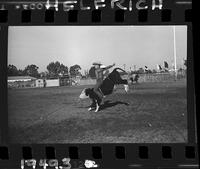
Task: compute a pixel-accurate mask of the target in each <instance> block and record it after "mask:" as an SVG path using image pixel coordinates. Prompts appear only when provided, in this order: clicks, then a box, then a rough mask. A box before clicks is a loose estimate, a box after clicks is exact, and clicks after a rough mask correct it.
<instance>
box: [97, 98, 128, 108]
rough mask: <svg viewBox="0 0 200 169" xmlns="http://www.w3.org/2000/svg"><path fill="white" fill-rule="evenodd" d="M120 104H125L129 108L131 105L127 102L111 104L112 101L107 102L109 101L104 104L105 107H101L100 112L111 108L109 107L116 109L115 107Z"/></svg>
mask: <svg viewBox="0 0 200 169" xmlns="http://www.w3.org/2000/svg"><path fill="white" fill-rule="evenodd" d="M118 104H123V105H126V106H129V104H128V103H126V102H121V101H115V102H111V101H110V100H107V101H105V102H104V104H103V105H101V109H100V110H104V109H106V108H109V107H114V106H116V105H118Z"/></svg>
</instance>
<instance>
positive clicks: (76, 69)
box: [69, 65, 81, 76]
mask: <svg viewBox="0 0 200 169" xmlns="http://www.w3.org/2000/svg"><path fill="white" fill-rule="evenodd" d="M79 70H81V67H80V66H79V65H73V66H71V67H70V69H69V72H70V75H71V76H77V75H81V73H80V72H79Z"/></svg>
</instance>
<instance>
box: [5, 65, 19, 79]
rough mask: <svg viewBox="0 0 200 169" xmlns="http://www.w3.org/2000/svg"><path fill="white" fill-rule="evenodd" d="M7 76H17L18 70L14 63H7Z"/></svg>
mask: <svg viewBox="0 0 200 169" xmlns="http://www.w3.org/2000/svg"><path fill="white" fill-rule="evenodd" d="M7 71H8V76H18V75H19V72H18V70H17V67H16V66H14V65H8V70H7Z"/></svg>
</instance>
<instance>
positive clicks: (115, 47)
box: [8, 26, 187, 72]
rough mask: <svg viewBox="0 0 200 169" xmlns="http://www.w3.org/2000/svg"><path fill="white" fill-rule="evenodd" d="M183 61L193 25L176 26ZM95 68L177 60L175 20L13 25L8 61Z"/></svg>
mask: <svg viewBox="0 0 200 169" xmlns="http://www.w3.org/2000/svg"><path fill="white" fill-rule="evenodd" d="M175 39H176V56H177V57H176V58H177V67H181V66H182V65H183V59H186V58H187V26H175ZM55 61H59V62H60V63H63V64H64V65H66V66H68V67H70V66H72V65H74V64H78V65H80V66H81V68H82V70H81V72H84V70H89V69H90V67H91V66H92V63H93V62H101V63H102V64H104V65H106V66H107V65H110V64H113V63H115V64H116V66H115V67H121V68H124V66H125V69H126V70H130V69H131V70H134V65H135V66H136V69H138V68H140V67H143V68H144V66H148V68H150V69H156V64H160V65H161V66H163V64H164V63H163V62H164V61H167V62H168V64H169V67H171V66H172V63H173V62H174V32H173V26H10V27H9V29H8V64H13V65H15V66H16V67H17V68H18V69H24V68H25V67H26V66H27V65H30V64H36V65H37V66H38V67H39V72H41V71H46V67H47V65H48V64H49V63H50V62H55Z"/></svg>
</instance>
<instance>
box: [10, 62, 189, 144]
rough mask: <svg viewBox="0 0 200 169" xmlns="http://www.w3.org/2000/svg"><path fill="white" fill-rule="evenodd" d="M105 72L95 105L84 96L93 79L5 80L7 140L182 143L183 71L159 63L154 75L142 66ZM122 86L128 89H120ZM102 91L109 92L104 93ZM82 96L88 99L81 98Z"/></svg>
mask: <svg viewBox="0 0 200 169" xmlns="http://www.w3.org/2000/svg"><path fill="white" fill-rule="evenodd" d="M102 66H103V67H105V66H104V65H101V67H102ZM115 67H117V66H115ZM115 67H113V69H114V70H115ZM122 67H123V66H122ZM134 67H135V66H134ZM124 69H125V71H121V70H124ZM114 70H113V71H114ZM109 71H110V72H109V73H108V71H107V73H106V75H105V77H104V80H103V81H106V79H107V81H106V82H103V84H102V85H103V86H104V87H102V85H100V89H101V90H100V91H101V94H103V93H104V94H105V95H104V94H103V95H104V96H103V97H102V99H100V100H98V98H97V97H95V96H93V94H87V92H86V91H87V90H88V91H89V90H90V89H92V90H93V88H94V86H95V84H96V78H95V77H93V78H91V77H85V76H81V75H80V74H79V75H77V76H73V77H72V76H70V74H67V75H63V76H59V78H56V79H52V78H35V77H31V76H8V105H9V106H8V110H9V111H8V112H9V137H10V138H9V139H10V141H11V142H13V143H120V142H122V143H141V142H142V143H163V142H166V143H176V142H186V141H187V98H186V76H187V75H186V66H184V65H183V66H182V68H179V69H178V70H175V69H174V68H171V69H170V68H169V66H168V63H166V62H164V66H161V65H157V71H156V72H155V71H150V70H149V69H148V67H147V66H145V67H144V69H142V68H140V69H138V70H137V71H131V70H129V71H127V70H126V68H125V65H124V67H123V68H120V70H118V71H115V76H111V75H113V71H111V70H109ZM116 72H118V73H116ZM117 74H119V75H120V76H119V77H118V76H116V75H117ZM113 77H114V79H113ZM116 77H117V78H119V79H120V80H122V82H125V83H124V84H123V83H121V84H120V82H119V79H118V81H115V80H116ZM108 79H109V80H108ZM115 82H116V83H115ZM108 84H109V85H108ZM111 84H112V85H111ZM106 85H108V86H106ZM125 85H127V86H128V88H125V90H124V86H125ZM109 87H111V90H110V88H109ZM108 89H109V90H110V91H109V92H108V93H105V92H104V91H106V90H108ZM126 89H128V90H126ZM82 95H84V96H86V95H87V96H88V97H85V98H86V99H82V98H84V97H82ZM92 104H93V106H94V110H93V107H92Z"/></svg>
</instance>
